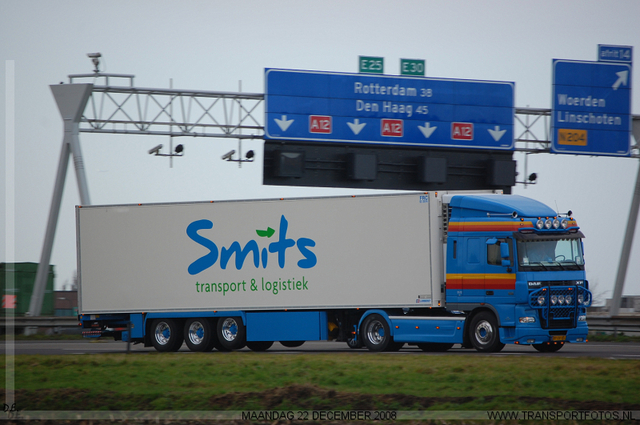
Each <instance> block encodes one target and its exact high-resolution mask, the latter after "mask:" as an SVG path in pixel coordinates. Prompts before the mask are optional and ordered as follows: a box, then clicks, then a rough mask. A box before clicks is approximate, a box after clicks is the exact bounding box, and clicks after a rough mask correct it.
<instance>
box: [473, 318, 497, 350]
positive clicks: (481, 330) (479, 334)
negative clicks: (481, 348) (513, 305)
mask: <svg viewBox="0 0 640 425" xmlns="http://www.w3.org/2000/svg"><path fill="white" fill-rule="evenodd" d="M475 333H476V340H477V341H478V342H479V343H480V344H482V345H486V344H489V343H490V342H491V340H492V339H493V326H491V323H489V322H488V321H486V320H483V321H481V322H479V323H478V325H477V326H476V332H475Z"/></svg>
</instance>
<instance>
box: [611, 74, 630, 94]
mask: <svg viewBox="0 0 640 425" xmlns="http://www.w3.org/2000/svg"><path fill="white" fill-rule="evenodd" d="M616 75H617V76H618V79H617V80H616V82H615V83H613V86H612V87H613V89H614V90H618V87H620V85H621V84H622V85H625V86H626V85H627V81H628V80H629V71H620V72H616Z"/></svg>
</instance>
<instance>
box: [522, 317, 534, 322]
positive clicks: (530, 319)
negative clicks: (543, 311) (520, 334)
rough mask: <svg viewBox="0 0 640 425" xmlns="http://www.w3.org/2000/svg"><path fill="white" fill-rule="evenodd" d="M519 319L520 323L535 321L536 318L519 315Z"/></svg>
mask: <svg viewBox="0 0 640 425" xmlns="http://www.w3.org/2000/svg"><path fill="white" fill-rule="evenodd" d="M519 321H520V323H535V321H536V318H535V317H532V316H527V317H521V318H520V320H519Z"/></svg>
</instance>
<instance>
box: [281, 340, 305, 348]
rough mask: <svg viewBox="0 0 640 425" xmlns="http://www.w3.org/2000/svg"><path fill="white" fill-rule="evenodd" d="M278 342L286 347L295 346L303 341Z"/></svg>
mask: <svg viewBox="0 0 640 425" xmlns="http://www.w3.org/2000/svg"><path fill="white" fill-rule="evenodd" d="M280 344H282V345H283V346H285V347H287V348H296V347H300V346H301V345H302V344H304V341H280Z"/></svg>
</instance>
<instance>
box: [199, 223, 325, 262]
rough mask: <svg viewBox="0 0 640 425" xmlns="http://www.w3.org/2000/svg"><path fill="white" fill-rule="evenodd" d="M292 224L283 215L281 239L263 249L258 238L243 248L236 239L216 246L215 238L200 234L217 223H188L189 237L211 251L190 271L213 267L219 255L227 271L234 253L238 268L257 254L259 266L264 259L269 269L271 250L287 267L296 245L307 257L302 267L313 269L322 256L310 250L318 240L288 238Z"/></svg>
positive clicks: (267, 234)
mask: <svg viewBox="0 0 640 425" xmlns="http://www.w3.org/2000/svg"><path fill="white" fill-rule="evenodd" d="M288 227H289V222H288V221H287V219H286V218H285V217H284V215H283V216H282V217H281V218H280V230H279V232H278V237H279V238H278V240H277V241H275V242H271V243H270V244H269V247H268V248H262V250H260V248H259V247H258V243H257V242H256V241H255V240H250V241H249V242H247V243H246V244H245V246H244V247H241V246H240V243H239V242H237V241H235V242H233V243H232V244H231V245H229V247H228V248H226V247H222V249H220V250H218V245H216V244H215V243H214V242H213V241H212V240H210V239H208V238H205V237H204V236H201V235H199V234H198V231H200V230H205V229H213V222H212V221H211V220H206V219H203V220H197V221H194V222H193V223H191V224H189V225H188V226H187V236H189V237H190V238H191V240H193V241H194V242H196V243H199V244H200V245H202V246H204V247H205V248H207V249H208V250H209V253H208V254H207V255H205V256H203V257H200V258H198V259H197V260H196V261H194V262H193V263H191V265H189V268H188V270H187V271H188V272H189V274H191V275H194V274H198V273H201V272H203V271H204V270H206V269H208V268H209V267H211V266H213V265H214V264H215V263H216V261H218V258H219V259H220V268H221V269H223V270H224V269H226V268H227V264H228V263H229V260H231V257H232V256H233V255H234V254H235V256H236V261H235V265H236V269H238V270H240V269H241V268H242V266H243V265H244V261H245V259H246V258H247V256H248V255H249V254H253V264H254V266H255V267H256V268H259V267H260V262H261V260H262V268H265V269H266V268H267V264H268V262H269V253H272V254H277V256H278V266H280V268H281V269H283V268H284V266H285V261H286V252H287V249H289V248H293V247H294V246H295V247H297V248H298V251H299V252H300V254H302V256H303V257H304V258H302V259H301V260H299V261H298V267H300V268H302V269H310V268H311V267H313V266H315V265H316V263H317V262H318V259H317V258H316V255H315V254H314V253H313V252H312V251H311V250H309V247H314V246H316V242H315V241H314V240H313V239H309V238H299V239H298V240H294V239H289V238H287V229H288ZM275 232H276V231H275V230H273V229H272V228H271V227H269V228H267V230H256V233H257V234H258V236H259V237H261V238H267V239H269V238H271V237H272V236H273V235H274V234H275Z"/></svg>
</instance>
